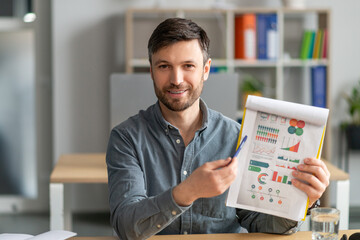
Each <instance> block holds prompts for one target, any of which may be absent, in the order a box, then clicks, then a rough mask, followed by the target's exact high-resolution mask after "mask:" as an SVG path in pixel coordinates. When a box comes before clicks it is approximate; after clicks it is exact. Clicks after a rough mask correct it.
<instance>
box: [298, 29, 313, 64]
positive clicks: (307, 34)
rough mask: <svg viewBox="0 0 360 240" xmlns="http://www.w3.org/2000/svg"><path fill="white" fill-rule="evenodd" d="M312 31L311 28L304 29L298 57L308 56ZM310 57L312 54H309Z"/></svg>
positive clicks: (305, 57)
mask: <svg viewBox="0 0 360 240" xmlns="http://www.w3.org/2000/svg"><path fill="white" fill-rule="evenodd" d="M312 35H313V32H312V31H311V30H304V32H303V36H302V41H301V49H300V59H302V60H305V59H308V58H309V52H310V51H311V50H312V47H311V48H310V46H311V41H312V37H313V36H312ZM311 57H312V56H311Z"/></svg>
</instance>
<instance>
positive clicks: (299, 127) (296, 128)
mask: <svg viewBox="0 0 360 240" xmlns="http://www.w3.org/2000/svg"><path fill="white" fill-rule="evenodd" d="M289 124H290V127H289V128H288V132H289V133H290V134H294V133H295V134H296V135H298V136H301V135H302V134H303V133H304V130H303V128H304V127H305V122H304V121H302V120H299V121H298V120H296V119H290V121H289Z"/></svg>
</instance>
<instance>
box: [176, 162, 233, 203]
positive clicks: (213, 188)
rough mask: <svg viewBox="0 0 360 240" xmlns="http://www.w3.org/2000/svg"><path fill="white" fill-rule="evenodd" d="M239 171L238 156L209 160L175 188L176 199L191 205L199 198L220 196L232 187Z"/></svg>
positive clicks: (178, 201)
mask: <svg viewBox="0 0 360 240" xmlns="http://www.w3.org/2000/svg"><path fill="white" fill-rule="evenodd" d="M237 171H238V167H237V158H233V159H231V158H230V157H229V158H227V159H224V160H217V161H213V162H207V163H205V164H204V165H202V166H201V167H199V168H197V169H196V170H195V171H194V172H193V173H192V174H191V175H190V176H189V177H188V178H187V179H186V180H185V181H183V182H181V183H180V184H179V185H177V186H176V187H175V188H174V189H173V192H172V194H173V197H174V200H175V202H176V203H177V204H178V205H180V206H189V205H190V204H192V203H193V202H194V201H195V200H196V199H198V198H209V197H214V196H218V195H220V194H222V193H224V192H225V191H226V189H228V188H229V187H230V184H231V183H232V182H233V181H234V180H235V178H236V174H237Z"/></svg>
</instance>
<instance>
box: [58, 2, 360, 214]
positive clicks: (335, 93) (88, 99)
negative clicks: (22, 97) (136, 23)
mask: <svg viewBox="0 0 360 240" xmlns="http://www.w3.org/2000/svg"><path fill="white" fill-rule="evenodd" d="M174 2H175V1H161V0H158V1H145V0H135V1H119V0H53V1H52V38H53V42H52V43H53V46H52V54H53V65H52V66H53V124H54V126H53V127H54V128H53V129H54V132H53V133H54V135H53V146H54V152H53V162H56V160H57V159H58V157H59V156H60V154H63V153H76V152H104V151H105V150H106V144H107V141H108V135H109V130H110V129H109V128H110V124H109V89H108V86H109V85H108V82H109V81H108V79H109V75H110V73H112V72H118V71H123V70H124V54H125V49H124V36H123V32H122V31H123V30H124V25H123V15H122V14H123V13H124V11H125V10H126V8H127V7H130V6H131V7H134V6H135V7H151V6H154V5H155V4H159V3H163V4H164V5H165V6H166V7H171V5H170V3H174ZM214 2H215V0H214V1H213V0H208V1H206V0H203V1H196V6H195V7H201V6H209V5H211V4H213V3H214ZM194 3H195V1H189V0H185V1H177V2H176V6H175V7H179V6H181V7H190V6H194V5H193V4H194ZM228 3H231V4H242V5H241V6H245V5H246V6H264V5H266V6H270V5H271V6H279V5H280V1H279V0H273V1H235V0H229V1H228ZM308 4H309V5H311V6H322V7H329V8H331V9H332V13H333V19H332V32H331V36H330V40H331V54H332V70H331V71H332V73H331V74H332V83H331V89H332V90H331V95H332V97H331V99H332V103H331V105H332V108H331V117H332V123H331V128H332V131H333V132H334V134H333V143H332V144H333V161H336V160H337V158H338V148H337V146H338V145H339V139H338V137H337V136H338V125H339V123H340V121H342V120H344V119H345V115H346V110H345V102H344V101H343V100H342V99H341V97H340V94H341V91H343V90H348V89H349V88H350V87H351V86H352V85H353V84H355V82H356V81H357V80H358V79H360V73H359V70H358V69H359V67H358V66H359V60H358V53H359V52H360V49H359V48H360V45H359V44H358V43H359V42H360V30H359V29H357V28H356V27H350V25H349V23H358V22H360V15H359V14H358V11H359V10H360V1H358V0H343V1H335V0H317V1H308ZM356 158H358V156H356V155H352V159H351V167H352V170H351V172H350V173H351V175H352V176H351V180H352V182H357V181H359V180H360V174H356V171H360V162H357V161H356ZM355 165H357V166H356V167H355ZM356 169H358V170H356ZM354 187H355V186H354V185H352V188H351V189H352V191H351V194H352V195H351V204H352V205H358V206H360V197H359V195H360V193H358V194H357V195H356V192H357V191H356V190H355V188H354ZM73 191H74V200H75V204H74V208H75V210H76V209H78V210H79V211H81V210H82V209H84V210H85V209H93V210H96V209H97V208H98V209H106V208H107V189H106V186H101V185H96V186H94V185H91V186H88V187H86V188H85V189H83V187H82V188H81V189H80V188H77V187H75V188H74V190H73ZM76 193H77V194H76ZM89 196H91V199H92V200H93V201H92V202H90V201H89Z"/></svg>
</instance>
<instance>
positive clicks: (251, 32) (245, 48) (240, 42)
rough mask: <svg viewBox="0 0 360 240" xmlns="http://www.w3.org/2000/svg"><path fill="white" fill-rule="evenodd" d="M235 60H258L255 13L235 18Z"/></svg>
mask: <svg viewBox="0 0 360 240" xmlns="http://www.w3.org/2000/svg"><path fill="white" fill-rule="evenodd" d="M235 58H236V59H246V60H254V59H256V16H255V14H253V13H249V14H243V15H239V16H236V17H235Z"/></svg>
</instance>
